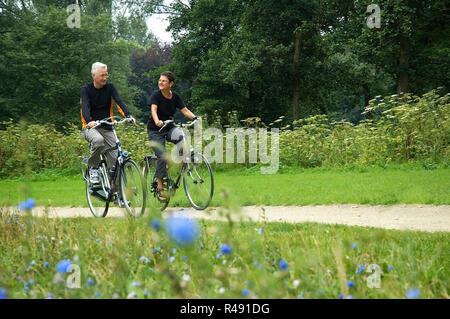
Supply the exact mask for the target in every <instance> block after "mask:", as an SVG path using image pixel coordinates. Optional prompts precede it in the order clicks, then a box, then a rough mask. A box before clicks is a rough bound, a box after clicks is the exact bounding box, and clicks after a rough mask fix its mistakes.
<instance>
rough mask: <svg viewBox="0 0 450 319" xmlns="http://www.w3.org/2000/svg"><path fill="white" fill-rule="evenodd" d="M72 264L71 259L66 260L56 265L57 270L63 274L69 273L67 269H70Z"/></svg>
mask: <svg viewBox="0 0 450 319" xmlns="http://www.w3.org/2000/svg"><path fill="white" fill-rule="evenodd" d="M71 264H72V262H71V261H70V259H64V260H61V261H60V262H59V263H58V264H57V265H56V270H57V271H58V272H60V273H62V274H64V273H66V272H67V268H69V266H70V265H71Z"/></svg>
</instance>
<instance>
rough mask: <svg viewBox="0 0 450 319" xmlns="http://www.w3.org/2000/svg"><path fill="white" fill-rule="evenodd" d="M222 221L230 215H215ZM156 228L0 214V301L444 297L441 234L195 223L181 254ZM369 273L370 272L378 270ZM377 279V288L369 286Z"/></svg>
mask: <svg viewBox="0 0 450 319" xmlns="http://www.w3.org/2000/svg"><path fill="white" fill-rule="evenodd" d="M224 213H225V214H228V213H231V212H230V211H229V210H227V209H224ZM157 221H160V222H159V223H160V224H159V225H158V224H155V219H153V220H151V219H150V217H148V215H146V217H144V218H140V219H131V218H128V219H127V218H125V219H115V218H111V219H102V220H98V219H94V218H88V219H86V218H84V219H83V218H80V219H49V218H46V217H42V218H34V217H29V216H27V215H16V216H14V215H13V212H8V211H5V210H4V211H3V213H2V214H0V250H1V252H2V253H1V257H0V258H1V268H0V294H2V293H3V295H6V297H8V298H207V299H209V298H313V299H315V298H331V299H336V298H406V297H408V298H449V294H448V293H449V292H448V289H449V286H450V279H449V278H450V277H449V269H450V267H449V266H450V265H449V260H450V258H449V252H450V244H449V243H450V236H449V234H448V233H421V232H410V231H386V230H381V229H370V228H361V227H346V226H328V225H320V224H312V223H303V224H298V225H289V224H281V223H258V224H257V223H224V222H205V221H201V222H199V223H200V224H199V225H198V232H196V234H198V235H197V236H191V237H190V238H186V237H185V238H184V239H183V240H185V242H184V243H185V244H186V240H190V241H189V243H190V245H189V246H185V245H180V244H179V243H180V241H174V238H173V233H172V235H170V233H169V232H167V231H166V230H165V229H166V227H165V224H167V223H168V222H167V221H166V220H162V219H157ZM152 224H153V225H154V226H153V228H152V227H150V225H152ZM158 226H159V227H158ZM178 226H179V225H178ZM181 228H182V227H181ZM181 228H178V230H176V231H182V229H181ZM177 243H178V244H177ZM63 260H66V261H67V260H70V263H72V264H74V267H75V266H76V267H78V269H79V272H78V270H76V269H75V268H74V269H75V270H74V271H73V272H72V270H70V272H72V273H71V274H68V273H64V271H65V270H62V273H61V267H62V266H61V264H60V262H61V261H63ZM370 265H378V266H379V271H378V270H374V269H371V267H376V266H370ZM75 274H79V275H80V285H79V288H67V287H66V286H65V283H64V281H65V280H67V279H68V276H72V275H75ZM377 278H378V279H379V288H375V287H376V286H374V284H375V285H376V279H377ZM373 279H375V281H373ZM2 289H3V290H2ZM2 291H3V292H2Z"/></svg>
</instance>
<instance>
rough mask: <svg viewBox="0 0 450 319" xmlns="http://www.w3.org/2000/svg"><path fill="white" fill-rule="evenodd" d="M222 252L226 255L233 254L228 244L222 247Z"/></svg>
mask: <svg viewBox="0 0 450 319" xmlns="http://www.w3.org/2000/svg"><path fill="white" fill-rule="evenodd" d="M220 252H221V253H222V254H224V255H227V254H229V253H231V246H230V245H228V244H224V245H222V248H221V249H220Z"/></svg>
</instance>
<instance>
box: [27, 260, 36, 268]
mask: <svg viewBox="0 0 450 319" xmlns="http://www.w3.org/2000/svg"><path fill="white" fill-rule="evenodd" d="M34 265H36V261H34V260H32V261H31V262H30V263H29V264H28V266H30V267H31V266H34Z"/></svg>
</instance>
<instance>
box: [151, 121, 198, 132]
mask: <svg viewBox="0 0 450 319" xmlns="http://www.w3.org/2000/svg"><path fill="white" fill-rule="evenodd" d="M197 121H200V119H198V118H197V119H196V120H193V121H192V123H191V124H183V123H181V124H180V126H181V127H191V126H193V125H194V124H195V122H197ZM163 123H164V125H163V126H161V128H160V129H159V131H158V132H161V130H162V129H163V128H165V127H166V126H167V125H169V124H170V123H175V121H174V120H166V121H164V122H163Z"/></svg>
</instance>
